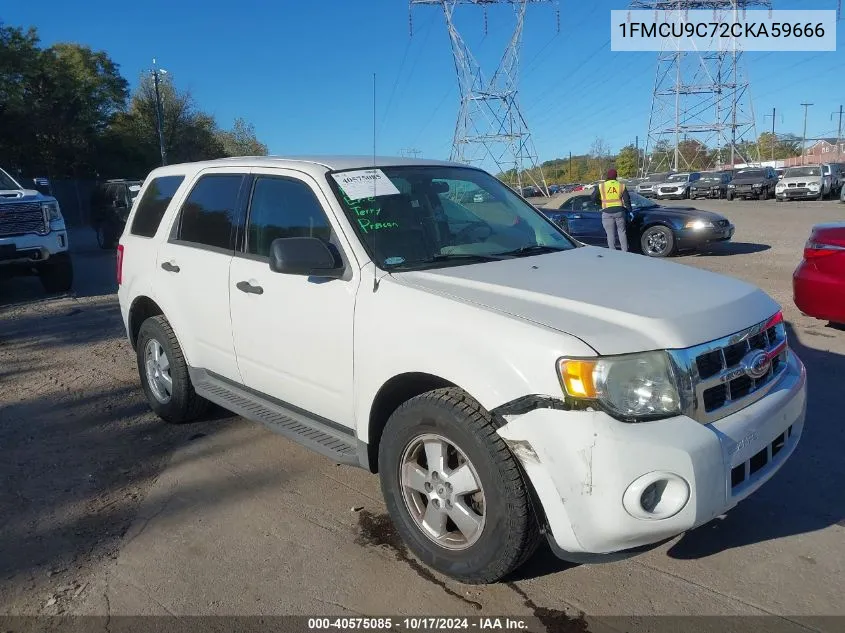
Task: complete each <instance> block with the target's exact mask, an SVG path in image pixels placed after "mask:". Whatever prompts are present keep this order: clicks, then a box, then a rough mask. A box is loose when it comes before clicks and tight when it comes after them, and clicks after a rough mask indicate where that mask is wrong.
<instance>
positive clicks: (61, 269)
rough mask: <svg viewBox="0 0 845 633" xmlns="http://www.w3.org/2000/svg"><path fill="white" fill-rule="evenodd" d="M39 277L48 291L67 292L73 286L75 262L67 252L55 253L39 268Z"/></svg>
mask: <svg viewBox="0 0 845 633" xmlns="http://www.w3.org/2000/svg"><path fill="white" fill-rule="evenodd" d="M38 278H39V279H40V280H41V285H42V286H43V287H44V290H46V291H47V292H50V293H53V292H67V291H68V290H70V289H71V287H73V262H71V260H70V255H68V254H67V253H58V254H56V255H53V256H52V257H50V259H48V260H47V261H46V262H44V263H43V264H41V266H40V267H39V268H38Z"/></svg>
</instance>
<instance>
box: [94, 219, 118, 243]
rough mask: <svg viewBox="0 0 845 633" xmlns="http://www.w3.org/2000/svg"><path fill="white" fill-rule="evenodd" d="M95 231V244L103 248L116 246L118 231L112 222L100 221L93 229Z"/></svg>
mask: <svg viewBox="0 0 845 633" xmlns="http://www.w3.org/2000/svg"><path fill="white" fill-rule="evenodd" d="M94 230H95V232H96V233H97V245H98V246H99V247H100V248H101V249H103V250H114V249H115V248H117V240H118V232H117V227H116V226H115V225H114V223H112V222H107V221H106V222H100V223H99V224H98V225H97V227H96V228H95V229H94Z"/></svg>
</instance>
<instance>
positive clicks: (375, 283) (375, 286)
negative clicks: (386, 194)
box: [373, 73, 378, 292]
mask: <svg viewBox="0 0 845 633" xmlns="http://www.w3.org/2000/svg"><path fill="white" fill-rule="evenodd" d="M375 171H376V74H375V73H373V176H375ZM376 193H378V190H377V184H376V179H375V178H373V199H375V197H376ZM377 239H378V231H373V255H374V257H373V292H375V291H376V290H378V264H376V262H375V260H376V259H377V258H378V250H376V240H377Z"/></svg>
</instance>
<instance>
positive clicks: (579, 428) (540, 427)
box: [499, 354, 806, 562]
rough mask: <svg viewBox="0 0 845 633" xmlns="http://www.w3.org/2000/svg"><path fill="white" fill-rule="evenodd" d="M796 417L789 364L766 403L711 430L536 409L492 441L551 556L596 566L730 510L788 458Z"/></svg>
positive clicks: (797, 374) (793, 367)
mask: <svg viewBox="0 0 845 633" xmlns="http://www.w3.org/2000/svg"><path fill="white" fill-rule="evenodd" d="M805 411H806V373H805V370H804V367H803V365H802V364H801V362H800V360H798V358H797V357H795V356H794V354H790V359H789V368H788V371H787V372H785V374H784V376H783V377H782V379H781V380H780V382H779V383H778V385H777V387H775V388H774V389H773V390H772V391H771V392H770V393H769V394H768V395H767V396H766V397H764V398H762V399H761V400H759V401H757V402H756V403H754V404H751V405H749V406H748V407H746V408H744V409H742V410H740V411H738V412H737V413H734V414H733V415H730V416H728V417H725V418H723V419H721V420H718V421H717V422H714V423H712V424H702V423H700V422H697V421H695V420H693V419H691V418H688V417H686V416H677V417H675V418H671V419H667V420H660V421H655V422H644V423H639V424H626V423H622V422H619V421H617V420H615V419H613V418H611V417H610V416H608V415H606V414H605V413H602V412H595V411H563V410H556V409H552V408H545V407H540V408H536V409H534V410H532V411H529V412H527V413H523V414H521V415H512V416H506V420H507V424H505V425H504V426H503V427H502V428H500V429H499V435H500V436H501V437H502V438H504V440H505V441H506V442H507V443H508V445H509V446H510V448H511V451H512V452H513V453H514V455H515V456H516V457H517V459H518V460H519V462H520V463H521V465H522V468H523V470H524V471H525V473H526V475H527V477H528V479H529V480H530V482H531V484H532V487H533V489H534V493H535V498H536V500H537V501H538V502H539V504H540V506H541V509H542V515H543V519H544V522H545V527H546V529H547V536H548V538H549V541H550V544H551V545H552V549H553V550H554V551H555V553H556V554H557V555H558V556H559V557H560V558H563V559H565V560H570V561H573V562H590V561H596V562H598V561H601V560H614V559H616V558H618V557H620V556H619V554H620V553H622V554H623V557H624V554H625V552H627V551H629V550H633V549H634V548H639V547H642V546H647V545H651V544H654V543H659V542H661V541H665V540H666V539H669V538H672V537H674V536H677V535H679V534H681V533H683V532H685V531H687V530H690V529H692V528H695V527H698V526H700V525H703V524H704V523H707V522H709V521H711V520H712V519H714V518H716V517H718V516H720V515H722V514H724V513H725V512H726V511H728V510H729V509H731V508H733V507H734V506H735V505H736V504H737V503H739V501H741V500H742V499H744V498H745V497H747V496H748V495H750V494H751V493H753V492H754V491H755V490H757V489H758V488H759V487H760V486H761V485H763V484H764V483H765V482H766V481H767V480H768V479H769V478H770V477H771V476H772V475H774V473H775V472H777V471H778V470H779V469H780V467H781V466H782V465H783V464H784V463H785V462H786V460H787V459H788V457H789V456H790V455H791V454H792V452H793V451H794V449H795V447H796V445H797V444H798V441H799V439H800V437H801V433H802V431H803V426H804V416H805ZM761 455H762V456H764V457H765V463H764V464H763V465H762V466H761V465H760V464H761V459H762V458H761ZM749 464H750V465H749ZM739 470H742V471H743V474H744V478H743V480H742V481H740V482H738V481H737V477H736V474H737V472H738V471H739ZM659 482H662V483H659ZM652 484H655V485H654V486H652ZM650 486H651V488H650ZM661 486H662V487H661ZM655 495H656V496H655ZM643 499H646V500H647V501H648V503H646V504H645V506H643V504H642V500H643ZM652 505H653V507H651V506H652ZM649 510H651V511H649ZM613 554H616V556H608V555H613ZM627 555H630V553H628V554H627Z"/></svg>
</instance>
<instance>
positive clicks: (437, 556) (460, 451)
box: [379, 388, 540, 584]
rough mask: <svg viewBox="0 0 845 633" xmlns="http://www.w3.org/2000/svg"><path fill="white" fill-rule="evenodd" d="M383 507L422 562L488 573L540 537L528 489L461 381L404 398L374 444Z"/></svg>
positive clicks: (472, 579) (521, 558) (523, 556)
mask: <svg viewBox="0 0 845 633" xmlns="http://www.w3.org/2000/svg"><path fill="white" fill-rule="evenodd" d="M379 473H380V477H381V485H382V491H383V493H384V498H385V502H386V504H387V508H388V511H389V512H390V516H391V518H392V520H393V523H394V525H395V526H396V529H397V531H398V532H399V534H400V535H401V537H402V539H403V540H404V542H405V543H406V544H407V545H408V547H409V549H411V550H412V551H413V552H414V554H416V556H418V557H419V558H420V559H421V560H422V561H423V562H424V563H425V564H427V565H429V566H430V567H432V568H434V569H436V570H438V571H440V572H442V573H444V574H446V575H448V576H451V577H453V578H455V579H457V580H460V581H462V582H466V583H477V584H480V583H491V582H496V581H498V580H500V579H501V578H503V577H505V576H506V575H508V574H509V573H510V572H512V571H513V570H515V569H516V568H517V567H519V566H520V565H522V563H524V562H525V561H526V560H527V559H528V557H529V556H531V554H532V553H533V552H534V551H535V550H536V547H537V545H538V543H539V540H540V534H539V530H538V526H537V520H536V518H535V517H534V515H533V512H532V507H531V501H530V493H529V491H528V488H527V485H526V483H525V482H524V480H523V477H522V473H521V471H520V468H519V466H518V464H517V461H516V459H515V458H514V456H513V455H512V454H511V452H510V450H509V449H508V447H507V445H506V444H505V442H504V440H502V438H501V437H499V435H498V434H497V433H496V431H495V426H494V424H493V420H492V417H491V415H490V414H489V413H488V412H487V411H485V410H484V409H483V408H482V407H481V406H480V405H479V404H478V403H477V402H475V401H474V400H472V399H471V398H470V397H469V396H468V395H467V394H466V393H464V392H463V391H461V390H459V389H451V388H450V389H438V390H435V391H431V392H428V393H425V394H423V395H420V396H417V397H415V398H412V399H411V400H409V401H408V402H406V403H405V404H403V405H402V406H401V407H399V409H397V410H396V412H395V413H394V414H393V415H392V416H391V417H390V420H389V421H388V423H387V427H386V428H385V431H384V436H383V438H382V441H381V444H380V446H379Z"/></svg>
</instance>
